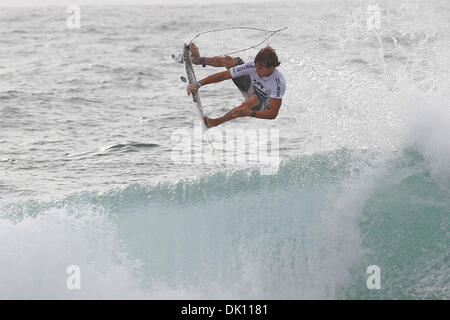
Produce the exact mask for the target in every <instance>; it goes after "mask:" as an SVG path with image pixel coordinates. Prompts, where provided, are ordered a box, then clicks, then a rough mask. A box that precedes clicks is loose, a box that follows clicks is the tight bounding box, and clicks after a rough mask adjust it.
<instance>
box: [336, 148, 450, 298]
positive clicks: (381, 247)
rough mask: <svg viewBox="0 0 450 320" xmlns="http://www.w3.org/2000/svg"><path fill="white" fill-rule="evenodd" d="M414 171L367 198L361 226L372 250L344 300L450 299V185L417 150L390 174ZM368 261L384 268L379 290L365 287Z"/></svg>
mask: <svg viewBox="0 0 450 320" xmlns="http://www.w3.org/2000/svg"><path fill="white" fill-rule="evenodd" d="M411 169H412V170H413V171H412V172H410V173H407V174H405V177H404V178H402V179H399V181H394V182H392V181H391V182H390V183H388V184H386V185H380V186H378V188H377V190H376V191H375V193H374V194H373V196H372V197H371V198H370V199H369V200H368V201H367V203H366V205H365V208H364V212H363V215H364V221H363V222H361V224H360V227H361V237H362V243H363V246H364V247H366V248H368V249H369V250H368V254H367V255H366V256H365V257H364V258H363V262H361V263H360V264H358V265H357V266H354V267H353V268H352V269H353V270H352V273H353V274H354V275H355V276H354V277H353V279H352V281H351V282H350V283H349V284H346V285H345V286H343V287H342V288H341V291H340V297H341V298H345V299H449V298H450V259H449V248H450V236H449V230H450V196H449V195H450V193H449V190H450V188H449V187H450V186H448V185H442V184H439V183H436V182H435V181H434V180H433V178H432V177H431V175H430V172H429V170H428V167H427V164H426V161H425V160H424V159H423V158H422V156H421V154H420V153H418V152H416V151H414V150H412V149H409V150H406V152H405V153H404V156H403V157H401V158H399V159H397V161H396V162H395V163H394V164H393V165H392V167H391V168H390V172H388V175H389V174H392V176H394V175H395V174H396V173H399V172H401V171H402V170H403V171H405V170H411ZM386 181H389V180H386ZM369 265H377V266H379V267H380V275H381V281H380V284H381V288H380V289H379V290H377V289H372V290H369V289H368V288H367V286H366V281H365V280H366V278H368V277H369V276H370V274H368V273H365V272H366V268H367V266H369ZM363 272H364V273H365V275H364V276H363Z"/></svg>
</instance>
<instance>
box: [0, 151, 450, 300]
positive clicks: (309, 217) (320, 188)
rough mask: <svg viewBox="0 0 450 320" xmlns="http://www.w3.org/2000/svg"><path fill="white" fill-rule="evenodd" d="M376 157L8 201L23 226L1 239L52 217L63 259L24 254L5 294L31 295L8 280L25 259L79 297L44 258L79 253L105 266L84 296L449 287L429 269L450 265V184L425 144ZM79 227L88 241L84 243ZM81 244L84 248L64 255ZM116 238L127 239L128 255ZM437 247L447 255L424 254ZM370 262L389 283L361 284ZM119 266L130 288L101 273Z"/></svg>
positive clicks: (389, 294)
mask: <svg viewBox="0 0 450 320" xmlns="http://www.w3.org/2000/svg"><path fill="white" fill-rule="evenodd" d="M374 159H376V156H375V157H374V155H370V156H368V155H367V154H366V153H355V152H352V151H350V150H346V149H342V150H337V151H335V152H331V153H325V154H316V155H313V156H305V157H300V158H297V159H291V160H289V161H287V162H286V163H283V164H282V166H281V167H280V169H279V171H278V173H277V174H276V175H273V176H262V175H260V174H259V172H258V171H257V170H253V169H246V170H239V171H233V172H223V173H215V174H212V175H206V176H203V177H201V178H199V179H194V180H180V181H178V182H177V183H159V184H156V185H147V186H146V185H139V184H136V185H129V186H127V187H125V188H121V189H114V190H111V191H108V192H105V193H102V194H99V193H95V192H81V193H78V194H73V195H70V196H67V197H65V198H64V199H59V200H55V201H53V202H38V201H27V202H22V203H9V204H3V205H2V207H1V210H0V211H1V223H0V226H1V228H3V229H4V230H10V231H8V232H2V235H3V236H4V237H6V238H5V239H4V240H5V241H2V242H1V243H5V244H6V243H15V244H16V245H17V246H18V247H20V246H21V244H23V243H24V241H27V240H26V239H27V237H32V234H33V232H39V230H43V229H45V230H49V231H50V233H49V232H46V233H47V234H49V235H48V236H45V237H44V238H43V239H42V238H41V239H40V240H38V241H37V242H38V243H39V244H40V245H42V246H46V252H47V253H48V252H50V253H52V256H59V257H60V259H58V262H57V263H56V262H52V260H51V258H50V256H49V254H44V255H42V256H39V255H38V256H39V258H38V259H39V260H42V261H41V262H40V263H37V264H36V263H34V264H32V263H29V262H28V260H27V259H34V258H33V257H34V256H36V254H38V253H39V252H40V251H39V250H37V251H36V252H34V251H30V252H29V253H30V255H29V256H28V255H21V257H23V258H22V259H25V260H20V259H19V260H18V259H10V261H16V262H14V264H15V265H14V266H13V268H11V269H10V268H7V269H4V270H2V277H6V278H3V280H2V281H3V283H2V284H3V285H2V287H3V288H4V287H5V285H6V286H7V287H8V288H10V289H11V288H12V289H11V290H10V291H4V292H3V296H2V298H11V297H17V293H18V292H19V289H20V286H19V285H13V284H12V283H10V282H8V281H6V279H10V278H14V277H17V276H18V275H17V274H16V273H15V271H14V270H21V272H24V273H33V274H34V279H36V281H35V282H33V281H32V283H31V287H33V288H34V290H36V291H35V292H37V293H36V294H35V295H32V296H34V297H38V296H41V297H67V293H66V291H67V290H66V289H65V288H64V289H61V288H60V289H58V288H57V286H56V285H55V284H54V281H56V280H57V279H55V278H54V276H53V275H52V274H48V272H43V270H41V269H39V270H37V269H35V268H37V267H39V268H41V267H43V266H46V267H48V268H49V269H50V270H55V271H56V270H57V269H58V268H62V267H63V265H65V264H77V263H78V264H80V265H82V266H83V268H87V271H88V273H89V274H90V276H92V277H93V283H92V285H91V286H89V289H88V290H87V289H86V288H85V289H84V290H83V292H84V293H80V295H81V297H82V296H83V294H84V295H85V296H86V297H109V296H111V297H146V298H151V297H155V296H159V297H164V296H167V295H168V292H170V293H171V294H170V297H171V298H183V297H186V296H187V295H189V296H190V297H196V298H299V299H302V298H349V297H350V298H361V297H366V298H375V299H376V298H417V297H420V293H421V292H422V293H423V292H424V291H425V290H428V291H427V292H428V294H427V295H425V296H422V297H425V298H426V297H438V298H443V297H445V285H446V283H447V284H448V277H447V276H446V274H444V273H442V272H441V271H436V272H437V276H439V277H440V278H439V279H438V280H436V278H433V277H429V276H428V278H429V281H426V280H423V279H424V277H425V276H426V273H427V272H429V270H430V268H431V269H432V268H434V269H436V270H442V268H445V265H442V263H444V262H445V259H444V257H445V255H446V250H445V245H443V243H445V241H448V236H447V231H446V230H448V227H449V226H450V224H449V218H448V217H449V215H448V213H449V210H450V209H449V208H450V203H449V197H448V193H446V192H445V191H442V189H439V188H438V187H437V184H436V182H434V181H433V180H432V179H431V178H430V174H429V168H428V167H427V162H426V161H425V158H424V156H423V155H422V154H421V153H420V152H419V151H418V150H417V149H415V148H414V147H411V148H408V149H405V150H404V151H403V152H401V153H400V154H398V155H397V156H395V157H394V158H392V159H389V160H386V159H385V160H383V161H381V162H380V161H379V160H374ZM439 190H440V191H439ZM58 221H59V222H58ZM83 226H84V227H83ZM61 228H63V229H64V230H66V231H64V230H59V229H61ZM19 229H20V230H19ZM14 230H15V231H14ZM32 230H35V231H32ZM74 230H75V231H74ZM19 231H20V232H19ZM15 234H16V235H15ZM17 234H22V236H21V237H18V236H17ZM51 234H54V235H55V236H50V235H51ZM57 234H58V235H59V236H57V237H60V238H59V239H53V238H54V237H56V235H57ZM71 235H72V236H75V235H76V237H75V238H73V237H72V236H71ZM19 238H20V239H19ZM70 239H72V240H70ZM73 239H76V241H79V242H80V243H78V245H76V246H74V245H75V242H74V241H75V240H73ZM97 242H99V243H104V244H105V245H107V246H108V250H106V251H102V250H103V247H101V246H100V245H97ZM19 244H20V245H19ZM70 246H71V247H72V248H73V249H72V251H71V252H72V254H68V253H66V254H58V252H59V251H60V250H66V249H64V248H66V247H70ZM25 247H26V246H25ZM114 248H120V250H119V249H117V250H119V251H120V254H121V258H120V259H119V260H118V261H116V260H115V258H114V254H113V252H115V250H116V249H114ZM3 249H6V248H3ZM3 249H2V251H3V252H5V251H4V250H3ZM30 250H31V249H30ZM86 250H87V252H90V253H91V254H92V255H93V256H92V259H94V260H95V261H97V260H98V262H99V263H100V262H101V263H105V266H104V268H103V270H104V273H103V275H100V274H96V273H95V272H94V270H93V269H92V268H94V266H95V265H96V263H97V262H95V261H94V263H93V266H88V265H87V264H86V263H87V260H86V259H87V256H86V255H85V254H84V252H86ZM386 250H388V251H389V252H390V253H389V252H386ZM19 251H23V250H19ZM8 252H10V253H9V255H12V256H15V255H16V253H14V252H13V251H8ZM97 254H100V256H101V258H98V257H97V258H94V257H95V256H96V255H97ZM424 255H426V257H428V260H432V261H434V264H433V265H430V266H428V265H421V264H420V263H421V262H423V260H424ZM399 257H403V259H404V261H403V262H402V263H400V264H399V262H398V258H399ZM443 259H444V260H443ZM113 261H116V262H113ZM439 261H441V262H439ZM369 262H371V263H372V264H373V263H377V264H379V265H380V266H381V268H382V270H383V272H384V273H383V279H384V280H383V286H384V287H385V290H384V291H383V294H382V295H378V296H377V295H376V294H375V293H372V292H369V293H368V291H367V289H361V288H363V286H364V285H365V279H364V277H365V273H364V272H361V271H359V272H356V271H355V269H358V268H359V269H358V270H365V269H364V268H365V267H366V264H367V263H369ZM439 263H441V264H440V265H436V264H439ZM2 265H4V266H5V265H8V264H2ZM361 268H363V269H361ZM118 270H122V271H121V272H124V275H126V276H125V278H124V279H123V281H122V282H121V285H120V286H119V288H118V289H117V290H113V291H112V292H108V291H107V290H108V287H106V288H105V289H104V290H102V289H101V288H99V287H97V286H96V285H97V284H98V283H99V282H100V281H103V278H104V277H106V278H107V279H111V278H113V277H115V276H116V274H117V272H119V271H118ZM412 270H414V272H411V271H412ZM398 276H401V279H402V280H401V281H398V280H396V279H397V278H396V277H398ZM420 277H421V279H422V280H421V281H416V280H417V279H418V278H420ZM5 281H6V282H5ZM30 281H31V280H30ZM49 282H51V284H50V285H49ZM40 283H45V284H46V287H45V288H46V289H44V287H40ZM49 288H50V289H49ZM40 290H41V291H40ZM43 290H44V291H43ZM51 290H54V291H51ZM61 290H65V291H64V292H63V291H61ZM118 290H119V291H118ZM120 290H122V291H120ZM155 290H156V291H155ZM39 292H40V293H41V294H39ZM447 298H448V297H447Z"/></svg>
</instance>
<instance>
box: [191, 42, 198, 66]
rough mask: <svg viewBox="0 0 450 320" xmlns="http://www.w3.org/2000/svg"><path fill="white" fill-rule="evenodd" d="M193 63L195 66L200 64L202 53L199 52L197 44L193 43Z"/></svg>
mask: <svg viewBox="0 0 450 320" xmlns="http://www.w3.org/2000/svg"><path fill="white" fill-rule="evenodd" d="M190 47H191V53H192V55H191V61H192V63H193V64H200V53H199V52H198V48H197V46H196V45H195V43H193V42H191V44H190Z"/></svg>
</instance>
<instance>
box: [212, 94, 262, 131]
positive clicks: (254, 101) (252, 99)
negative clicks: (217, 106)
mask: <svg viewBox="0 0 450 320" xmlns="http://www.w3.org/2000/svg"><path fill="white" fill-rule="evenodd" d="M258 104H259V98H258V96H257V95H256V94H253V95H251V96H249V97H248V98H247V99H245V101H244V102H242V103H241V104H240V105H239V106H237V107H236V108H234V109H233V110H231V111H229V112H227V113H226V114H225V115H224V116H222V117H220V118H216V119H211V118H208V117H205V122H206V126H207V127H208V128H211V127H215V126H218V125H219V124H222V123H224V122H226V121H229V120H231V119H234V118H235V116H234V115H233V112H234V111H236V110H237V109H240V108H249V109H251V108H252V107H254V106H256V105H258Z"/></svg>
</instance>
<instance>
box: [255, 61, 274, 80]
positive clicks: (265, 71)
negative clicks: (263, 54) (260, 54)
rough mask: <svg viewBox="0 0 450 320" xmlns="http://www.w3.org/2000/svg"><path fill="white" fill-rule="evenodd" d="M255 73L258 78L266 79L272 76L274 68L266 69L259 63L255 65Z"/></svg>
mask: <svg viewBox="0 0 450 320" xmlns="http://www.w3.org/2000/svg"><path fill="white" fill-rule="evenodd" d="M255 66H256V73H257V74H258V76H260V77H268V76H270V75H271V74H272V72H273V71H274V70H275V67H273V66H272V67H266V66H265V65H263V64H261V63H257V64H256V65H255Z"/></svg>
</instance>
